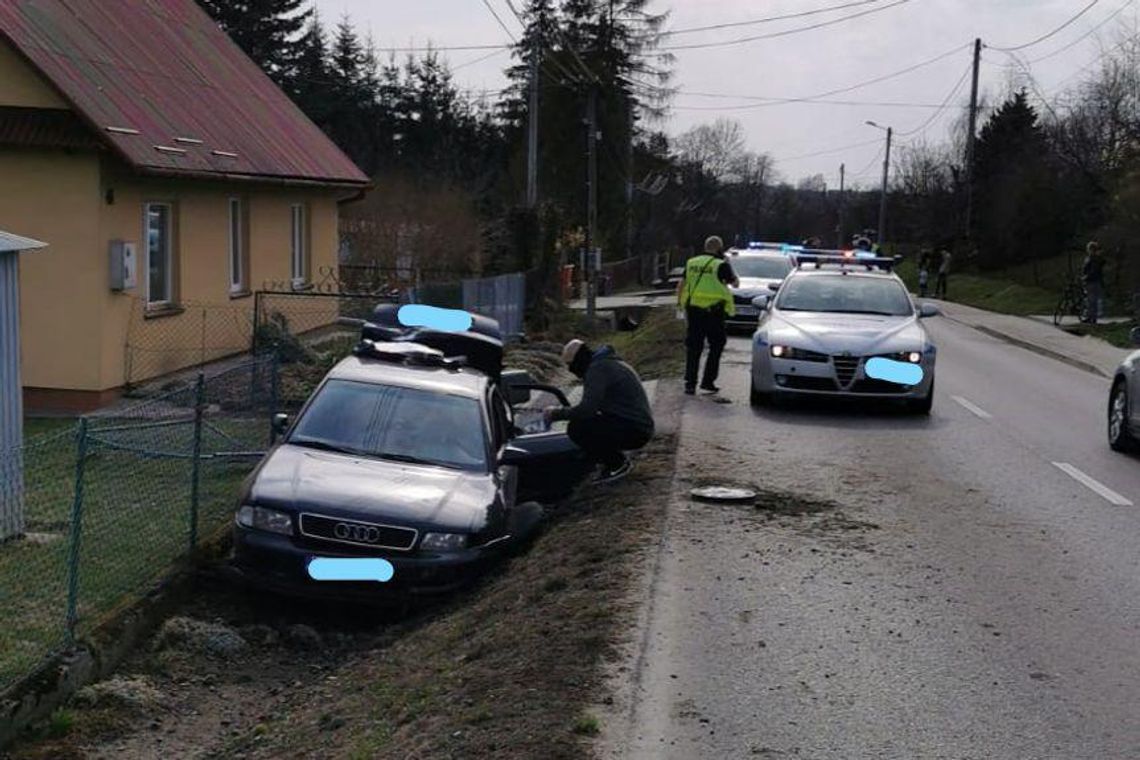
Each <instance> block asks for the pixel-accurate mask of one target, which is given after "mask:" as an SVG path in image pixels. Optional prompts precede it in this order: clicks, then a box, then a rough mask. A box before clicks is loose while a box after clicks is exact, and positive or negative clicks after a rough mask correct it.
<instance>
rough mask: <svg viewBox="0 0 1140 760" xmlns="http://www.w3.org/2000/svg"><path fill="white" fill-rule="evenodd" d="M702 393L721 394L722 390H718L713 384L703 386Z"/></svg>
mask: <svg viewBox="0 0 1140 760" xmlns="http://www.w3.org/2000/svg"><path fill="white" fill-rule="evenodd" d="M701 391H702V392H703V393H720V388H717V387H716V386H715V385H712V384H709V385H702V386H701Z"/></svg>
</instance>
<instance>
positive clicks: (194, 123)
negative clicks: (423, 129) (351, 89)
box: [0, 0, 368, 185]
mask: <svg viewBox="0 0 1140 760" xmlns="http://www.w3.org/2000/svg"><path fill="white" fill-rule="evenodd" d="M0 38H2V39H5V40H7V41H8V42H9V43H10V44H11V45H12V46H13V47H15V48H16V50H18V51H19V52H20V53H22V54H23V56H24V57H25V58H26V59H27V60H28V62H29V63H31V64H32V66H34V67H35V68H36V69H38V70H39V72H40V73H41V74H42V75H43V76H44V77H46V78H47V79H48V80H49V81H50V82H51V83H52V84H54V85H55V87H56V88H57V89H58V90H59V91H60V92H61V93H62V94H63V96H64V97H65V98H66V99H67V100H68V101H69V102H70V103H71V104H72V105H73V106H74V107H75V109H76V110H77V111H78V112H79V113H80V114H81V115H82V116H83V117H85V119H86V120H87V121H89V122H90V123H91V126H92V127H93V128H94V129H96V130H98V131H99V132H100V133H101V134H102V136H103V138H104V139H106V140H107V141H108V142H109V143H110V144H111V145H112V146H113V147H114V148H115V149H116V150H117V151H118V152H119V153H120V154H121V155H122V157H123V158H124V159H125V160H126V161H127V162H128V163H130V164H131V165H132V166H134V167H135V168H136V169H138V170H139V171H142V172H146V173H154V174H185V175H189V176H202V177H208V176H222V175H225V176H237V177H244V178H249V179H258V178H273V179H285V180H295V181H308V182H319V183H322V184H353V185H363V184H366V183H367V182H368V178H367V177H366V176H365V175H364V174H363V173H362V172H361V171H360V169H358V168H357V167H356V165H355V164H353V163H352V161H351V160H350V159H349V158H348V157H347V156H345V155H344V153H342V152H341V151H340V149H339V148H337V147H336V145H335V144H333V142H332V141H331V140H330V139H329V138H328V137H326V136H325V134H324V133H323V132H321V130H320V129H319V128H318V127H317V126H316V125H315V124H313V123H312V122H311V121H310V120H309V119H308V118H307V117H306V116H305V115H304V114H303V113H302V112H301V110H300V109H299V108H297V106H296V105H294V104H293V102H292V101H291V100H290V99H289V97H288V96H287V95H285V93H284V92H282V91H281V90H280V89H279V88H278V87H277V85H276V84H274V83H273V81H272V80H271V79H270V78H269V77H268V76H266V75H265V73H264V72H262V71H261V69H260V68H259V67H258V66H257V65H256V64H255V63H253V62H252V61H251V60H250V59H249V58H248V57H247V56H246V55H245V53H244V52H242V50H241V49H240V48H239V47H238V46H237V45H236V44H234V43H233V42H232V41H231V40H230V38H229V37H228V36H227V35H226V34H225V32H223V31H222V30H221V29H219V28H218V27H217V25H216V24H214V22H213V21H212V20H211V19H210V17H209V16H208V15H206V13H205V12H204V11H202V10H201V9H200V8H199V7H198V6H197V4H196V3H195V2H194V0H0Z"/></svg>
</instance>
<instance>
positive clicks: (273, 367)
mask: <svg viewBox="0 0 1140 760" xmlns="http://www.w3.org/2000/svg"><path fill="white" fill-rule="evenodd" d="M270 362H271V363H270V367H269V445H270V446H273V445H274V444H276V443H277V430H276V429H275V428H274V427H273V416H274V415H275V414H277V403H278V399H277V394H278V393H279V392H280V390H279V385H280V382H281V352H280V351H278V350H277V347H276V346H274V347H273V356H272V358H271V359H270Z"/></svg>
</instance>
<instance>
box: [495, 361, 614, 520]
mask: <svg viewBox="0 0 1140 760" xmlns="http://www.w3.org/2000/svg"><path fill="white" fill-rule="evenodd" d="M503 388H504V390H505V391H506V396H507V399H508V402H509V404H510V406H511V409H512V411H513V412H514V419H515V430H514V436H513V437H512V438H511V440H510V443H509V446H510V447H511V448H512V449H514V450H515V451H516V452H517V453H518V454H519V455H520V459H521V461H520V464H519V481H518V501H520V502H524V501H537V502H540V503H543V504H550V503H553V502H556V501H559V500H561V499H564V498H566V497H567V496H569V495H570V494H571V492H572V491H573V490H574V487H575V486H577V485H578V483H580V482H581V481H582V480H584V479H585V478H586V477H588V476H589V475H590V473H591V472H592V471H593V469H594V466H593V463H592V462H590V461H588V460H587V459H586V456H585V453H584V452H583V451H582V450H581V449H580V448H578V447H577V446H576V445H574V442H573V441H571V440H570V436H568V435H567V434H566V430H565V429H561V430H559V429H554V430H547V429H545V427H544V426H543V425H542V423H541V418H542V415H541V409H543V408H545V407H549V406H553V405H555V404H556V403H557V404H561V405H562V406H569V405H570V402H569V401H568V400H567V398H566V395H565V394H564V393H563V392H562V391H561V390H560V389H558V388H555V387H553V386H550V385H544V384H541V383H535V382H533V380H531V379H530V377H529V376H527V375H526V373H519V372H505V373H503ZM536 397H537V398H536ZM560 427H562V428H564V427H565V423H563V424H562V425H561V426H560Z"/></svg>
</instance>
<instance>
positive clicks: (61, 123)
mask: <svg viewBox="0 0 1140 760" xmlns="http://www.w3.org/2000/svg"><path fill="white" fill-rule="evenodd" d="M368 186H369V183H368V178H367V177H366V176H364V175H363V174H362V173H361V172H360V170H359V169H357V168H356V166H354V165H353V164H352V162H351V161H350V160H349V159H348V158H347V157H346V156H345V155H344V154H343V153H341V151H340V150H338V149H337V147H336V146H335V145H333V143H332V142H331V141H330V140H329V139H328V138H327V137H325V135H324V134H323V133H322V132H321V131H320V130H319V129H318V128H317V127H316V126H315V125H314V124H313V123H312V122H310V121H309V120H308V119H307V118H306V117H305V116H304V115H303V114H302V113H301V111H300V110H299V109H298V108H297V107H296V106H295V105H293V103H292V102H291V101H290V100H289V98H288V97H287V96H286V95H285V94H284V93H283V92H281V91H280V90H279V89H278V88H277V87H276V86H275V85H274V84H273V82H272V81H271V80H270V79H269V78H268V77H267V76H266V75H265V74H264V73H262V71H261V70H260V69H259V68H258V67H257V66H256V65H255V64H254V63H253V62H252V61H250V60H249V59H248V58H247V57H246V56H245V55H244V54H243V53H242V52H241V50H240V49H239V48H238V47H237V46H236V45H234V44H233V43H232V42H231V41H230V39H229V38H228V37H227V36H226V35H225V34H224V33H223V32H222V31H221V30H220V29H218V27H217V26H216V25H215V24H214V23H213V22H212V21H211V19H210V18H209V17H208V16H207V15H206V14H205V13H204V12H203V11H201V10H200V9H199V8H198V6H197V4H196V3H195V2H194V0H161V2H158V0H0V229H18V230H20V231H21V233H23V234H26V235H28V236H30V237H34V238H37V239H39V240H42V241H44V242H46V243H47V244H48V246H49V247H48V248H47V249H45V251H44V252H42V253H40V254H38V255H37V256H35V257H29V258H27V259H26V260H24V261H21V263H20V266H21V271H20V302H21V303H20V305H21V308H20V331H21V336H22V351H23V357H22V365H21V370H22V372H21V374H22V378H23V383H24V396H25V401H26V405H27V407H28V408H29V409H30V410H46V409H51V410H55V411H85V410H89V409H92V408H96V407H98V406H101V405H103V404H106V403H108V402H110V401H112V400H114V399H115V398H116V397H117V395H118V394H119V392H120V391H121V389H122V387H123V386H124V384H126V383H128V382H138V381H140V380H144V379H148V378H153V377H158V376H162V375H165V374H168V373H170V372H174V371H176V370H179V369H184V368H186V367H189V366H193V365H195V364H196V363H200V362H201V361H203V360H206V359H211V358H216V357H217V356H219V355H222V354H225V353H232V352H233V351H234V350H235V349H238V348H240V346H241V343H242V342H243V341H248V339H249V329H250V321H251V319H252V311H253V306H252V301H253V299H252V298H251V297H250V296H251V294H252V293H253V291H255V290H257V289H258V288H259V287H261V283H264V282H275V283H284V284H285V285H284V287H289V288H294V289H299V290H303V289H305V288H306V287H307V286H308V284H309V283H310V282H311V278H312V276H313V274H314V273H315V272H318V271H320V270H321V268H323V267H333V266H335V265H336V261H337V251H338V232H337V224H338V215H339V206H340V204H343V203H345V202H348V201H352V200H356V199H359V198H360V197H361V196H362V195H363V193H364V192H365V191H366V190H367V188H368ZM279 287H280V286H279ZM207 328H208V329H209V333H210V334H209V335H207V334H206V332H207ZM132 346H134V347H136V349H137V347H138V346H144V347H145V348H143V349H141V350H134V351H132V350H131V347H132Z"/></svg>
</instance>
